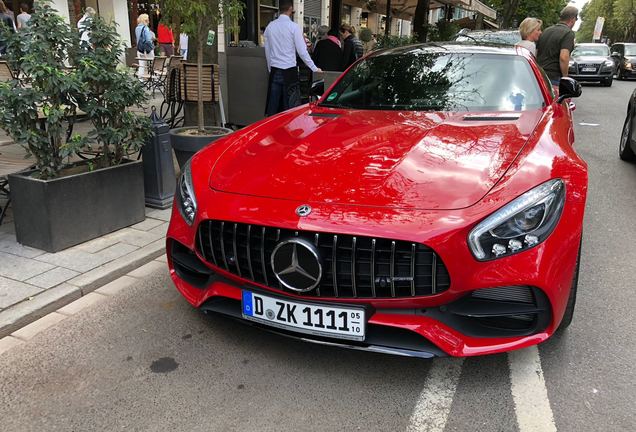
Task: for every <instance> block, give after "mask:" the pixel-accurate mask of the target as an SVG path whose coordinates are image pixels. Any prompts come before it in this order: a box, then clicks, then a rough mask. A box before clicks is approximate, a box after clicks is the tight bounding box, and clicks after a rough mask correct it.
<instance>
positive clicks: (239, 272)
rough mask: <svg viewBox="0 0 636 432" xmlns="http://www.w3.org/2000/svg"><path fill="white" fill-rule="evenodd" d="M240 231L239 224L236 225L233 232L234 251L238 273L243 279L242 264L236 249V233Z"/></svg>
mask: <svg viewBox="0 0 636 432" xmlns="http://www.w3.org/2000/svg"><path fill="white" fill-rule="evenodd" d="M237 230H238V224H234V230H233V231H232V251H233V252H234V263H235V264H236V271H237V272H238V275H239V276H240V277H243V275H242V274H241V264H240V263H239V256H238V252H237V248H236V231H237Z"/></svg>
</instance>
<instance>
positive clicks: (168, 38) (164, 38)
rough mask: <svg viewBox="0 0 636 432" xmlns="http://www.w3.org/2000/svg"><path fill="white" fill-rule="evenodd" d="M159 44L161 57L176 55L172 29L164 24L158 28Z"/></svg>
mask: <svg viewBox="0 0 636 432" xmlns="http://www.w3.org/2000/svg"><path fill="white" fill-rule="evenodd" d="M157 42H158V43H159V52H160V53H161V55H163V56H166V57H171V56H173V55H174V34H173V33H172V29H171V28H170V27H168V26H167V25H165V24H164V23H162V22H160V23H159V26H158V27H157Z"/></svg>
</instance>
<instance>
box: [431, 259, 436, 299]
mask: <svg viewBox="0 0 636 432" xmlns="http://www.w3.org/2000/svg"><path fill="white" fill-rule="evenodd" d="M431 294H437V255H436V254H435V252H433V258H432V259H431Z"/></svg>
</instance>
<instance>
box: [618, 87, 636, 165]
mask: <svg viewBox="0 0 636 432" xmlns="http://www.w3.org/2000/svg"><path fill="white" fill-rule="evenodd" d="M618 155H619V156H620V158H621V159H623V160H624V161H630V162H636V90H634V93H632V96H631V97H630V98H629V104H627V117H625V125H624V126H623V133H622V134H621V143H620V146H619V148H618Z"/></svg>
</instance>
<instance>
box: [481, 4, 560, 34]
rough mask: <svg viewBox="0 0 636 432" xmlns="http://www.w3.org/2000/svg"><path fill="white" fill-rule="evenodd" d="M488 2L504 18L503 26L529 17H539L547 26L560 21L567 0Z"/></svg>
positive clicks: (511, 25)
mask: <svg viewBox="0 0 636 432" xmlns="http://www.w3.org/2000/svg"><path fill="white" fill-rule="evenodd" d="M488 3H489V4H490V6H491V7H492V8H494V9H495V10H496V11H497V14H498V15H499V16H500V17H501V18H502V23H501V27H502V28H512V27H513V26H514V25H515V24H516V25H519V23H520V22H521V21H523V20H524V19H525V18H527V17H534V18H539V19H540V20H542V21H543V28H545V27H548V26H551V25H552V24H556V23H557V22H558V21H559V12H561V9H563V8H564V7H565V6H566V4H567V0H536V1H535V0H490V1H489V2H488Z"/></svg>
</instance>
